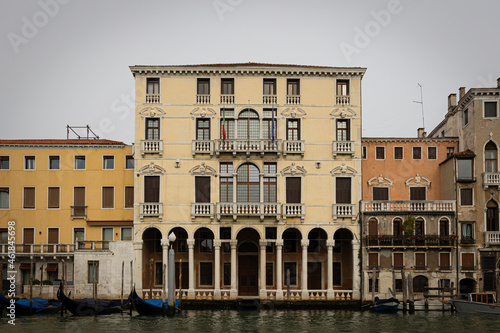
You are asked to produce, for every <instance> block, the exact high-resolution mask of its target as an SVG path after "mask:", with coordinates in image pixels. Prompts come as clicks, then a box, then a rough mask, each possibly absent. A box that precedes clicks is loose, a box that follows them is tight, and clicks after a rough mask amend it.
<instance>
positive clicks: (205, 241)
mask: <svg viewBox="0 0 500 333" xmlns="http://www.w3.org/2000/svg"><path fill="white" fill-rule="evenodd" d="M194 257H195V258H196V259H195V262H194V265H195V267H197V268H198V271H197V272H196V271H195V272H194V273H195V275H194V276H195V277H198V281H197V283H196V286H195V288H200V289H210V288H213V287H214V269H215V268H214V233H213V232H212V230H210V229H208V228H200V229H198V230H196V232H195V233H194Z"/></svg>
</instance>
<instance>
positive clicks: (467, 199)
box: [460, 188, 472, 206]
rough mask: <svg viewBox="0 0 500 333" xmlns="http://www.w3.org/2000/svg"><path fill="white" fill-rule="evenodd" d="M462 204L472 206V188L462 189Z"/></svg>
mask: <svg viewBox="0 0 500 333" xmlns="http://www.w3.org/2000/svg"><path fill="white" fill-rule="evenodd" d="M460 205H462V206H472V189H471V188H461V189H460Z"/></svg>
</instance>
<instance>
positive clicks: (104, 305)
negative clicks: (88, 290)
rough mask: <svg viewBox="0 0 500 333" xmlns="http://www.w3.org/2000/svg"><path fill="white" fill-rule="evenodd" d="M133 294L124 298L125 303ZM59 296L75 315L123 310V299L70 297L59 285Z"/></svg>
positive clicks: (124, 303) (103, 313)
mask: <svg viewBox="0 0 500 333" xmlns="http://www.w3.org/2000/svg"><path fill="white" fill-rule="evenodd" d="M131 296H132V295H129V297H128V298H127V299H126V300H124V302H123V305H127V304H128V303H130V300H131ZM57 298H58V299H59V300H60V301H61V302H62V304H63V305H64V307H65V308H67V309H68V310H69V312H71V313H72V314H73V315H75V316H97V315H106V314H112V313H120V312H122V310H123V309H122V304H121V301H108V300H103V299H97V301H96V300H95V299H94V298H84V299H70V298H69V297H68V296H66V295H65V294H64V292H63V291H62V290H61V287H59V290H58V291H57Z"/></svg>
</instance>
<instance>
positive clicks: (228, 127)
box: [220, 118, 234, 140]
mask: <svg viewBox="0 0 500 333" xmlns="http://www.w3.org/2000/svg"><path fill="white" fill-rule="evenodd" d="M224 133H225V135H226V136H225V139H226V140H227V139H234V119H227V118H226V121H224V119H221V120H220V138H221V139H224Z"/></svg>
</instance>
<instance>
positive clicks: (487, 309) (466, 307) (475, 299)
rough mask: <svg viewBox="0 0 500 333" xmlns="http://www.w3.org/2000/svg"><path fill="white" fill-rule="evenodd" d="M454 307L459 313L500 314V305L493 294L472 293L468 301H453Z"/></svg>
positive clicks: (468, 295)
mask: <svg viewBox="0 0 500 333" xmlns="http://www.w3.org/2000/svg"><path fill="white" fill-rule="evenodd" d="M450 302H451V304H452V306H453V307H454V308H455V310H456V311H457V312H462V313H486V314H500V304H499V303H497V301H496V298H495V294H493V293H470V294H467V297H466V299H458V298H455V299H452V300H451V301H450Z"/></svg>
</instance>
